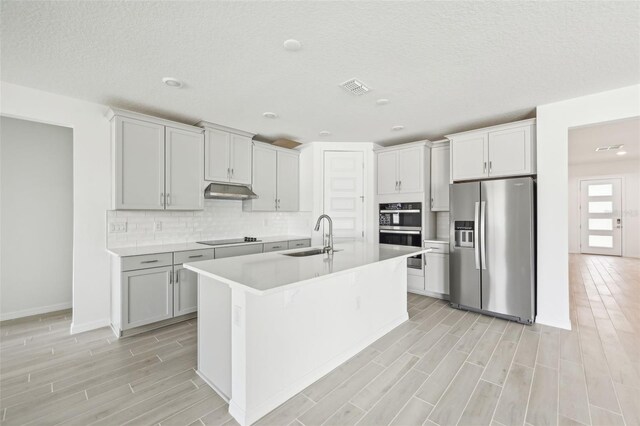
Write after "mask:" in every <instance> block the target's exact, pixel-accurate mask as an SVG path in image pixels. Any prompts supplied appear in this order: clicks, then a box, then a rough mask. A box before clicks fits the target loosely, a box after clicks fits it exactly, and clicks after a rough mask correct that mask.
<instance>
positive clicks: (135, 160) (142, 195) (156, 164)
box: [112, 116, 164, 210]
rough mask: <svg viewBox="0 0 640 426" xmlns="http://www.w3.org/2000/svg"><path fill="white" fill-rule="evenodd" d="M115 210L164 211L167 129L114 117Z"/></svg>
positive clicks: (144, 122)
mask: <svg viewBox="0 0 640 426" xmlns="http://www.w3.org/2000/svg"><path fill="white" fill-rule="evenodd" d="M112 138H113V160H114V161H113V178H114V179H113V182H114V185H113V186H114V187H113V199H114V203H113V204H114V206H113V208H115V209H145V210H162V209H164V126H162V125H159V124H155V123H149V122H146V121H140V120H136V119H132V118H127V117H118V116H116V117H114V118H113V121H112Z"/></svg>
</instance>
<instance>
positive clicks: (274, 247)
mask: <svg viewBox="0 0 640 426" xmlns="http://www.w3.org/2000/svg"><path fill="white" fill-rule="evenodd" d="M271 248H274V249H276V248H282V246H271Z"/></svg>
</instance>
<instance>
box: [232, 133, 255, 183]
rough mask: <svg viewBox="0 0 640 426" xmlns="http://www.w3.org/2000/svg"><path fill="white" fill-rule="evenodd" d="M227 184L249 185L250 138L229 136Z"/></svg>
mask: <svg viewBox="0 0 640 426" xmlns="http://www.w3.org/2000/svg"><path fill="white" fill-rule="evenodd" d="M229 146H230V161H229V166H230V167H231V170H230V178H229V182H233V183H241V184H244V185H251V138H248V137H246V136H240V135H234V134H230V135H229Z"/></svg>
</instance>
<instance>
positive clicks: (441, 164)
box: [431, 146, 450, 212]
mask: <svg viewBox="0 0 640 426" xmlns="http://www.w3.org/2000/svg"><path fill="white" fill-rule="evenodd" d="M449 165H450V159H449V147H448V146H437V147H433V148H432V149H431V211H434V212H436V211H449V179H450V176H449Z"/></svg>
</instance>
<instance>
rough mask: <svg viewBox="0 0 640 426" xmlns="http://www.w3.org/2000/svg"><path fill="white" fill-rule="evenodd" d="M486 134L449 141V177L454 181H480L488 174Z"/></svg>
mask: <svg viewBox="0 0 640 426" xmlns="http://www.w3.org/2000/svg"><path fill="white" fill-rule="evenodd" d="M487 148H488V147H487V134H486V133H474V134H472V135H467V136H459V137H456V138H453V139H452V140H451V156H452V158H451V167H452V170H451V177H452V179H453V180H454V181H460V180H470V179H482V178H485V177H487V176H488V175H489V174H488V161H489V159H488V158H487V157H488V154H487V151H488V149H487Z"/></svg>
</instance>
